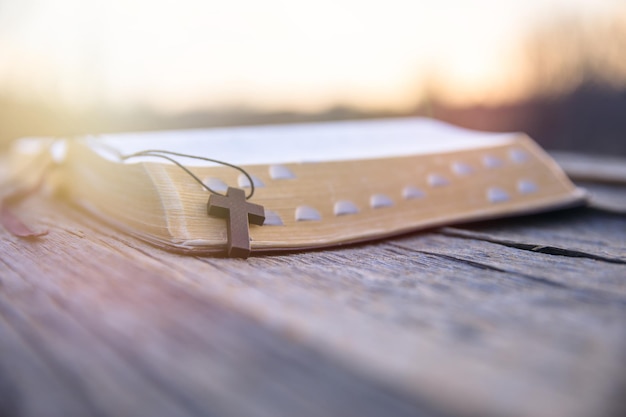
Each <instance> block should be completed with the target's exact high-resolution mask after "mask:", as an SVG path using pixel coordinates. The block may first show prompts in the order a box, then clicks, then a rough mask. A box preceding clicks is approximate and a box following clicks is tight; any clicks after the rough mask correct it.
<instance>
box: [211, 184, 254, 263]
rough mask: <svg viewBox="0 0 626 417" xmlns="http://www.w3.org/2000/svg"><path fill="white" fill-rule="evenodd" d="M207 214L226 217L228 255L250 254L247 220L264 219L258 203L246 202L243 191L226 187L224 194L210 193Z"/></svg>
mask: <svg viewBox="0 0 626 417" xmlns="http://www.w3.org/2000/svg"><path fill="white" fill-rule="evenodd" d="M207 212H208V213H209V216H216V217H222V218H226V227H227V229H226V230H227V232H228V256H232V257H236V258H247V257H248V255H250V233H249V231H248V222H250V223H252V224H258V225H259V226H260V225H262V224H263V222H264V221H265V210H264V209H263V206H261V205H259V204H253V203H248V202H247V201H246V193H245V191H243V190H241V189H239V188H233V187H228V190H227V191H226V195H225V196H223V195H218V194H211V196H210V197H209V203H208V206H207Z"/></svg>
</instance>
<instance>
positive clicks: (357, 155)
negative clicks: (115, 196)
mask: <svg viewBox="0 0 626 417" xmlns="http://www.w3.org/2000/svg"><path fill="white" fill-rule="evenodd" d="M515 136H516V134H512V133H486V132H477V131H472V130H467V129H462V128H459V127H455V126H452V125H449V124H446V123H443V122H439V121H436V120H432V119H426V118H401V119H397V118H396V119H383V120H380V119H379V120H359V121H341V122H324V123H306V124H297V125H295V124H294V125H273V126H250V127H228V128H214V129H195V130H180V131H175V130H172V131H159V132H139V133H123V134H110V135H102V136H97V137H96V136H92V137H89V138H88V141H89V144H90V146H92V147H93V148H94V150H96V151H97V152H98V153H100V154H101V155H102V156H103V157H106V158H108V159H111V160H118V157H117V156H116V154H115V152H111V150H112V149H113V150H115V151H117V152H119V154H122V155H128V154H132V153H135V152H139V151H144V150H147V149H159V150H168V151H175V152H180V153H185V154H190V155H197V156H204V157H208V158H214V159H219V160H222V161H226V162H229V163H232V164H238V165H252V164H268V163H289V162H326V161H337V160H355V159H373V158H385V157H394V156H405V155H419V154H430V153H442V152H451V151H458V150H467V149H476V148H482V147H490V146H496V145H502V144H505V143H508V142H511V141H513V140H514V138H515ZM139 161H141V159H140V158H137V159H135V158H133V159H132V161H129V162H130V163H135V162H139ZM188 165H193V166H201V165H210V164H209V163H203V162H202V161H194V162H193V163H190V164H188Z"/></svg>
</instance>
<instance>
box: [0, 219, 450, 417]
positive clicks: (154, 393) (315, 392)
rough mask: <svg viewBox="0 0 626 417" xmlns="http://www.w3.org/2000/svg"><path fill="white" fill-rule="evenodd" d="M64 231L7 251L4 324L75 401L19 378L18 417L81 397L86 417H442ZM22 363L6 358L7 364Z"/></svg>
mask: <svg viewBox="0 0 626 417" xmlns="http://www.w3.org/2000/svg"><path fill="white" fill-rule="evenodd" d="M64 224H66V225H69V227H70V229H69V231H70V232H69V233H68V232H66V231H61V230H59V229H55V230H51V233H50V236H49V238H50V239H47V240H42V241H39V242H36V243H33V242H25V241H21V240H16V239H14V238H11V237H7V236H3V237H5V238H6V239H3V240H2V243H1V245H2V250H3V253H6V252H8V249H9V248H10V247H12V248H11V249H14V251H13V252H12V256H11V258H10V259H4V263H3V267H2V270H1V271H2V282H3V284H2V287H1V288H2V292H1V293H0V307H1V308H0V314H1V315H2V317H3V319H4V320H5V321H7V322H9V323H10V325H11V327H12V328H14V329H17V331H19V332H20V334H21V335H23V337H24V338H25V339H26V340H28V343H27V345H28V346H29V347H30V348H31V349H35V348H36V349H37V352H38V356H40V357H42V358H47V361H48V362H50V363H55V364H56V366H55V367H53V369H52V372H53V375H54V378H55V379H56V380H58V381H61V384H62V386H63V387H64V389H66V390H67V391H68V392H66V393H65V395H60V396H55V397H54V398H52V399H48V398H46V397H45V396H41V394H42V393H41V392H39V391H33V390H32V388H33V387H31V386H29V385H28V384H26V385H20V384H15V381H16V380H18V379H19V378H21V377H22V373H21V372H19V371H15V372H13V373H8V374H7V375H5V378H7V379H8V381H9V383H10V384H11V385H15V386H16V389H18V390H19V395H18V400H17V401H18V405H16V406H15V407H21V406H22V405H24V404H26V403H28V404H37V405H38V407H37V408H36V410H39V409H41V408H43V409H52V410H55V412H56V413H58V414H59V415H63V414H64V413H65V415H68V414H71V413H73V412H74V410H73V408H72V404H73V401H74V399H73V398H74V397H78V398H80V399H81V401H80V402H79V403H80V404H83V405H84V406H85V407H86V409H87V411H85V412H76V414H75V415H111V416H116V415H128V416H133V415H151V416H159V415H163V416H178V415H180V416H187V415H198V416H205V415H220V416H222V415H237V416H238V415H260V416H262V415H267V416H292V415H319V414H329V415H344V413H346V414H350V415H387V413H391V414H392V415H422V414H423V413H424V415H439V413H437V412H435V411H433V410H431V409H430V408H428V407H426V406H424V405H423V404H421V403H420V401H418V400H417V399H416V397H415V396H411V397H409V396H406V395H403V394H399V393H396V392H394V391H391V390H389V389H388V388H386V387H385V386H384V385H383V384H380V383H378V382H375V381H371V380H368V379H366V378H361V377H359V375H358V374H356V373H354V372H353V371H351V370H349V369H346V368H345V367H344V366H343V365H341V364H339V363H336V362H335V361H333V360H329V359H328V358H326V357H323V356H320V355H319V354H318V353H316V351H315V350H312V349H310V348H308V347H306V346H304V345H302V344H301V343H298V342H297V341H294V340H290V339H288V338H285V337H284V336H280V335H278V334H276V333H275V332H273V331H270V330H267V329H266V328H264V327H260V326H258V322H256V321H252V320H250V319H249V318H245V317H242V316H241V314H239V313H236V312H233V311H229V310H227V309H226V308H224V306H221V305H220V304H219V303H216V302H215V301H214V300H212V299H210V298H207V297H205V296H202V295H199V294H198V293H197V292H196V291H194V290H193V288H189V287H186V286H181V284H180V282H177V281H176V280H172V276H174V278H175V275H176V271H173V273H172V274H170V273H163V271H162V269H163V264H159V263H156V262H149V261H150V260H148V262H144V261H142V260H141V257H139V256H137V254H135V256H128V254H123V253H121V252H118V251H117V248H116V245H117V244H116V243H115V242H112V241H107V239H106V238H105V239H100V238H99V237H94V236H93V235H91V234H87V233H84V232H81V231H78V230H76V229H73V226H76V224H72V222H71V221H68V219H66V222H65V223H64ZM50 226H51V227H52V226H53V225H52V224H51V225H50ZM92 239H93V240H92ZM96 242H99V243H96ZM126 249H128V248H126ZM85 255H88V256H85ZM44 258H45V259H46V262H45V263H44V262H33V260H34V259H44ZM173 258H174V259H176V256H174V257H173ZM7 265H8V266H7ZM51 266H53V268H52V269H51ZM11 312H16V314H17V312H19V314H21V315H23V316H24V318H23V319H21V320H18V319H17V318H16V315H15V314H10V313H11ZM0 340H3V341H4V340H7V335H6V334H5V332H2V333H0ZM19 359H20V358H19V357H16V356H15V355H10V356H4V355H3V356H2V357H0V365H2V367H3V368H4V367H5V366H8V364H10V363H13V362H14V361H16V360H19ZM5 361H7V363H6V364H5ZM70 394H71V395H70ZM426 412H427V414H426ZM23 415H38V414H37V413H36V412H30V411H29V410H24V411H23Z"/></svg>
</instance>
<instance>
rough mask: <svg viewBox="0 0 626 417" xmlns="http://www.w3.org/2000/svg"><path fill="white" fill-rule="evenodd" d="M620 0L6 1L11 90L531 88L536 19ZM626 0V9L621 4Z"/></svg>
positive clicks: (63, 94)
mask: <svg viewBox="0 0 626 417" xmlns="http://www.w3.org/2000/svg"><path fill="white" fill-rule="evenodd" d="M621 4H622V2H621V1H619V0H615V1H611V0H605V1H598V0H576V1H573V0H549V1H548V0H526V1H498V0H479V1H471V2H470V1H461V0H445V1H416V0H385V1H363V0H316V1H311V2H302V1H299V2H295V1H291V2H289V1H282V0H266V1H253V0H229V1H224V2H213V1H202V0H176V1H174V0H166V1H154V0H13V1H12V2H6V1H5V2H1V3H0V53H1V55H0V56H1V58H2V59H0V90H2V91H12V92H18V93H19V94H21V95H26V96H31V97H43V98H50V97H55V98H58V99H61V100H63V101H64V102H65V103H66V104H70V105H77V106H81V105H84V104H86V103H87V104H89V103H94V102H103V103H106V104H112V105H116V106H121V107H124V106H133V105H136V104H148V105H151V106H154V107H156V108H158V109H160V110H164V111H176V112H178V111H184V110H190V109H195V108H200V107H220V106H222V107H233V106H248V107H258V108H262V109H267V110H276V109H290V110H298V111H315V110H321V109H324V108H327V107H330V106H333V105H337V104H341V105H351V106H356V107H360V108H365V109H394V110H399V109H407V108H410V107H411V106H413V105H414V104H415V103H416V102H417V101H418V100H419V98H420V97H421V95H423V94H424V91H423V90H424V88H425V86H424V83H425V81H426V80H432V79H433V78H434V79H435V81H436V82H435V84H436V86H435V88H436V90H437V91H438V92H439V93H441V94H442V95H443V96H444V97H445V98H446V99H448V100H450V101H452V102H458V103H470V102H480V101H506V100H510V99H514V98H518V97H520V96H521V95H523V94H524V91H525V89H526V88H527V87H528V82H527V79H526V78H525V77H526V74H525V72H524V71H526V70H527V69H526V68H524V66H523V65H522V64H521V58H520V55H519V51H518V50H517V49H515V48H519V46H520V41H521V38H522V36H524V35H526V33H527V31H528V30H529V28H530V23H529V22H533V21H537V20H541V19H543V18H544V17H545V16H548V15H553V14H556V13H560V12H567V13H574V14H580V15H584V16H592V15H594V14H595V15H601V14H610V13H614V12H615V10H617V9H618V8H619V7H621ZM619 10H623V7H622V8H621V9H619Z"/></svg>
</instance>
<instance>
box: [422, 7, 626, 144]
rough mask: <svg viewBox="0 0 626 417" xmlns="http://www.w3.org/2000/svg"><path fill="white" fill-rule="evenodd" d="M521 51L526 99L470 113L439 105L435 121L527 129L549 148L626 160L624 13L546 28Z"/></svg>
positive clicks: (561, 21) (553, 23)
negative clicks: (616, 156)
mask: <svg viewBox="0 0 626 417" xmlns="http://www.w3.org/2000/svg"><path fill="white" fill-rule="evenodd" d="M523 52H524V54H525V62H526V66H527V68H526V77H527V79H526V80H525V82H526V84H527V85H528V98H527V99H524V100H520V101H519V102H516V103H510V104H506V105H499V106H472V107H467V108H453V107H450V106H448V105H446V104H444V103H441V102H436V104H435V105H434V110H433V112H434V115H435V117H438V118H441V119H443V120H446V121H449V122H452V123H456V124H459V125H462V126H466V127H470V128H475V129H483V130H495V131H499V130H520V131H525V132H527V133H529V134H530V135H531V136H532V137H533V138H534V139H536V140H537V141H538V142H540V143H541V144H542V145H543V146H545V147H547V148H552V149H566V150H575V151H583V152H592V153H610V154H621V155H626V13H624V14H623V15H614V16H611V17H608V18H606V20H594V21H589V20H585V19H583V18H580V17H578V18H575V17H566V18H560V19H558V20H556V21H550V22H547V23H544V24H543V25H542V26H540V27H538V28H537V29H536V30H535V31H534V32H533V33H532V34H531V35H530V36H529V37H528V38H527V40H526V43H525V45H524V48H523ZM435 101H436V100H435Z"/></svg>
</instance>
